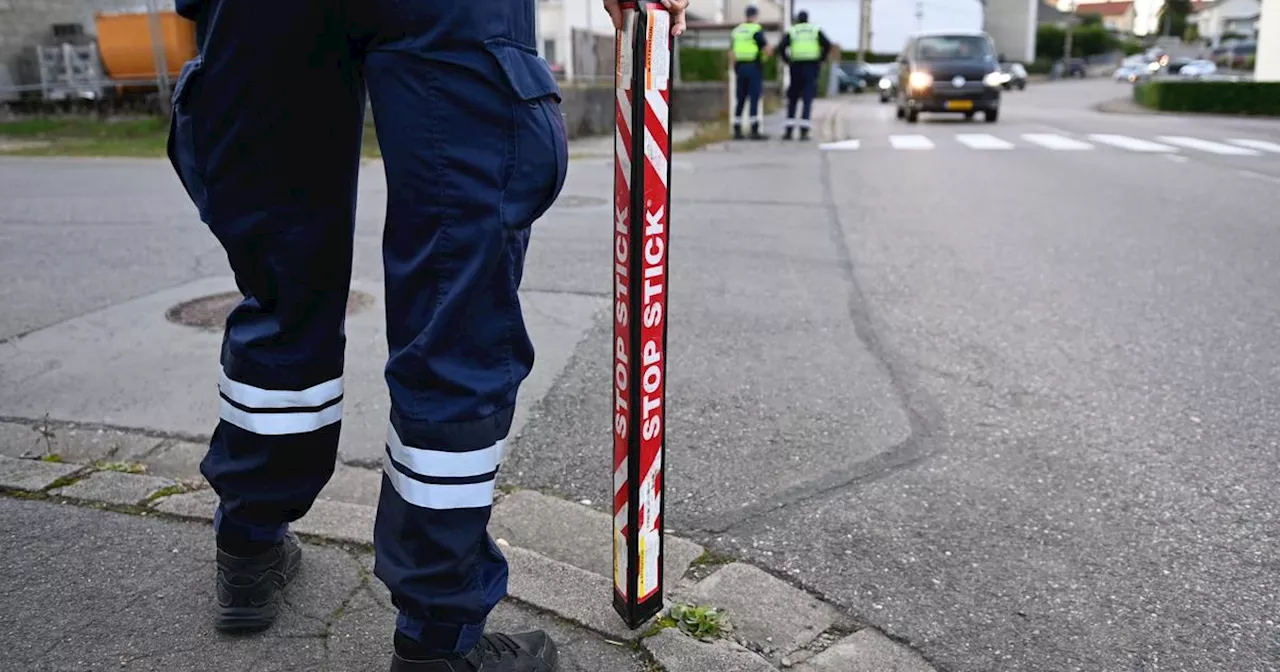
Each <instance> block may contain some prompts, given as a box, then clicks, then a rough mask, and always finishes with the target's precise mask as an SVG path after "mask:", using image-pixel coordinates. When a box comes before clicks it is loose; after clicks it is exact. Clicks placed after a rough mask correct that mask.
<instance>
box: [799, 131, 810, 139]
mask: <svg viewBox="0 0 1280 672" xmlns="http://www.w3.org/2000/svg"><path fill="white" fill-rule="evenodd" d="M800 139H801V140H808V139H809V129H807V128H802V129H800Z"/></svg>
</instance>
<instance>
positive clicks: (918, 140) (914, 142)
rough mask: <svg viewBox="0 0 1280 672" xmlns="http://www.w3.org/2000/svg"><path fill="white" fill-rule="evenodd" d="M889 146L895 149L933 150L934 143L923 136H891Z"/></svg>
mask: <svg viewBox="0 0 1280 672" xmlns="http://www.w3.org/2000/svg"><path fill="white" fill-rule="evenodd" d="M889 144H891V145H893V148H894V149H933V141H932V140H930V139H929V138H926V137H924V136H923V135H891V136H889Z"/></svg>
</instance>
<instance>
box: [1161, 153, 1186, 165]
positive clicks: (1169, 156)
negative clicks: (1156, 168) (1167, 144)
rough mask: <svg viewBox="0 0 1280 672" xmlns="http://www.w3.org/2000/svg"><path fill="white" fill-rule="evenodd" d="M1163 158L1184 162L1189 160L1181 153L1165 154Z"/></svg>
mask: <svg viewBox="0 0 1280 672" xmlns="http://www.w3.org/2000/svg"><path fill="white" fill-rule="evenodd" d="M1164 158H1166V159H1169V160H1170V161H1172V162H1174V163H1186V162H1188V161H1190V160H1191V159H1188V158H1187V157H1185V156H1183V155H1181V154H1165V155H1164Z"/></svg>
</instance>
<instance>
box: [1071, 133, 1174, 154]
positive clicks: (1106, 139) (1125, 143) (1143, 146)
mask: <svg viewBox="0 0 1280 672" xmlns="http://www.w3.org/2000/svg"><path fill="white" fill-rule="evenodd" d="M1089 139H1090V140H1092V141H1094V142H1101V143H1102V144H1104V145H1111V146H1112V147H1119V148H1120V149H1127V150H1129V151H1131V152H1176V151H1178V150H1176V149H1174V148H1173V147H1170V146H1169V145H1162V144H1160V143H1157V142H1151V141H1149V140H1139V139H1138V138H1131V137H1129V136H1127V135H1112V134H1110V133H1094V134H1092V135H1090V136H1089Z"/></svg>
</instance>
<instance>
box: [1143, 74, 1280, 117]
mask: <svg viewBox="0 0 1280 672" xmlns="http://www.w3.org/2000/svg"><path fill="white" fill-rule="evenodd" d="M1133 98H1134V100H1135V101H1136V102H1137V103H1138V104H1139V105H1143V106H1145V107H1149V108H1151V109H1153V110H1160V111H1163V112H1211V113H1216V114H1244V115H1260V116H1280V82H1172V81H1170V82H1166V81H1151V82H1145V83H1141V84H1138V85H1136V86H1134V87H1133Z"/></svg>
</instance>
